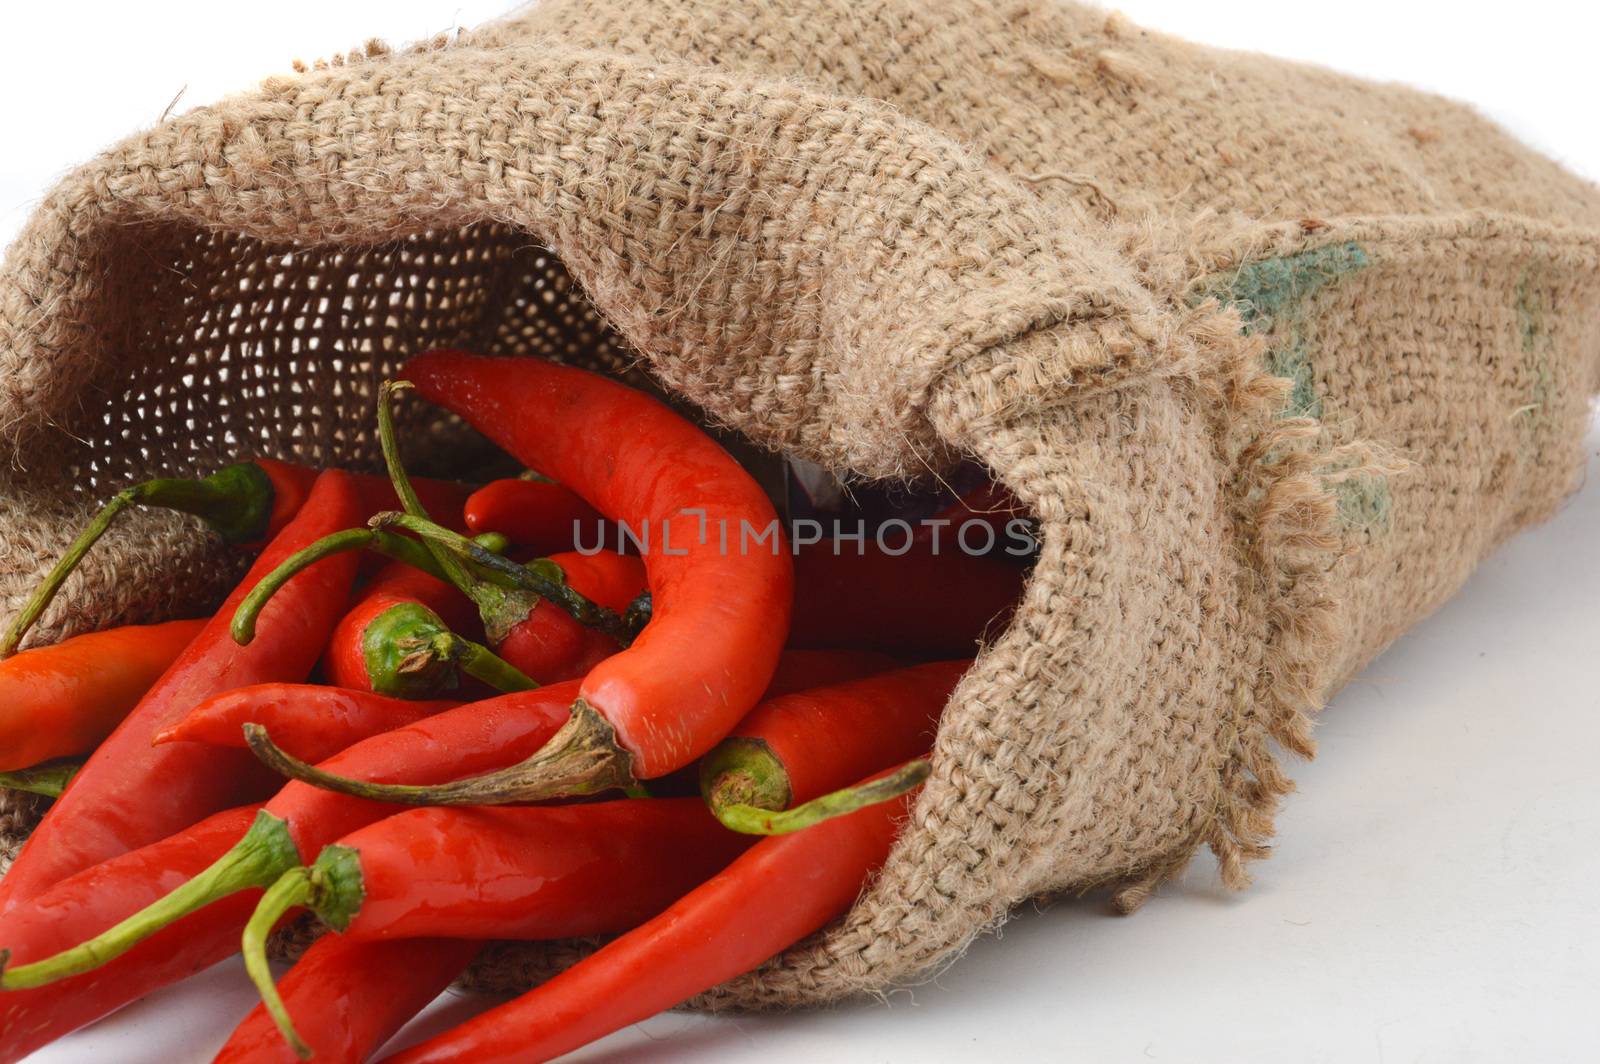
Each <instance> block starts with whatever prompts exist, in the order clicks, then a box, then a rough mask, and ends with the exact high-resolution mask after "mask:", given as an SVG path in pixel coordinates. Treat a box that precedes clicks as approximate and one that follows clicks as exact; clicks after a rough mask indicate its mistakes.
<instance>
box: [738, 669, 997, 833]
mask: <svg viewBox="0 0 1600 1064" xmlns="http://www.w3.org/2000/svg"><path fill="white" fill-rule="evenodd" d="M971 665H972V661H971V660H970V659H966V660H962V661H941V662H934V663H932V664H928V665H917V666H913V667H912V668H909V669H896V670H895V671H893V672H885V673H879V674H878V675H875V676H869V677H867V678H865V679H860V680H854V681H850V682H847V683H841V684H836V685H834V686H831V687H821V688H815V689H812V690H805V691H796V692H795V693H793V694H788V695H783V696H781V697H778V698H773V699H769V700H768V701H766V702H763V703H762V704H761V705H759V706H757V707H756V708H755V709H754V710H752V711H751V712H750V715H749V716H747V717H745V719H744V720H742V721H740V722H739V725H738V727H736V728H734V729H733V733H732V734H731V735H729V736H728V740H727V741H729V742H736V741H739V740H744V741H754V742H759V743H761V744H762V745H763V746H765V748H766V749H767V750H768V751H770V752H771V753H772V754H773V756H775V757H776V758H777V759H778V762H779V763H780V764H781V765H782V766H783V770H784V774H785V775H786V776H787V777H788V780H789V787H790V790H791V802H792V803H796V804H797V803H800V802H808V801H810V800H811V799H813V798H817V797H820V796H821V795H824V794H827V793H828V792H830V791H834V790H838V789H839V788H840V787H846V786H848V785H849V784H850V783H851V782H853V781H855V780H858V779H861V778H862V777H864V776H867V775H869V774H871V773H872V772H874V771H876V770H877V769H879V768H881V767H883V766H884V765H889V764H899V763H902V762H905V761H909V760H911V759H912V758H914V757H920V756H922V755H923V754H924V753H926V752H927V751H928V749H929V748H930V747H932V746H933V740H934V736H935V735H936V734H937V733H938V730H939V717H940V715H941V714H942V713H943V711H944V706H945V703H946V702H948V701H949V699H950V693H951V692H952V691H954V690H955V686H956V683H957V681H959V680H960V679H961V676H962V674H963V673H964V672H966V671H967V669H968V668H970V667H971Z"/></svg>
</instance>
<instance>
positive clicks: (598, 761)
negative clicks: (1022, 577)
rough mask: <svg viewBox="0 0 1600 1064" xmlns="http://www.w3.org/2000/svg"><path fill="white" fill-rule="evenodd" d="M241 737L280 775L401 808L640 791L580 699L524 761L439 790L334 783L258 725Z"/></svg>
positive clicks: (622, 755)
mask: <svg viewBox="0 0 1600 1064" xmlns="http://www.w3.org/2000/svg"><path fill="white" fill-rule="evenodd" d="M244 737H245V742H246V743H248V744H249V746H250V749H251V751H252V752H254V754H255V755H256V757H257V758H258V759H259V760H260V761H261V762H262V763H263V764H265V765H266V766H267V767H268V768H270V769H272V770H273V771H274V772H277V773H279V774H280V775H284V776H287V777H289V778H290V779H296V780H300V781H301V782H303V783H309V784H311V785H312V786H314V787H321V788H322V789H324V790H329V791H336V792H338V793H339V794H348V795H350V796H352V797H355V798H367V799H371V800H372V801H378V802H394V803H397V804H400V805H506V804H510V803H513V802H539V801H545V800H547V799H550V798H561V797H567V796H571V795H585V794H598V793H600V792H601V791H608V790H613V789H618V790H624V791H626V790H627V789H629V788H631V787H634V786H636V785H637V784H638V780H636V779H634V776H633V770H632V769H633V755H631V754H629V753H628V752H627V751H625V750H623V749H622V748H621V747H620V746H619V745H617V741H616V733H615V731H614V730H613V729H612V727H611V725H610V724H609V723H607V722H606V719H605V718H604V717H602V716H600V714H599V713H597V712H596V711H595V710H594V708H593V707H592V706H590V705H589V704H588V703H587V702H585V701H583V700H582V699H581V698H580V699H579V700H578V701H577V702H575V703H573V707H572V717H571V718H570V719H569V720H568V721H567V723H566V724H563V725H562V726H561V730H560V731H558V732H556V734H555V735H553V736H551V737H550V741H549V742H547V743H545V745H544V746H543V747H542V748H540V750H539V751H538V752H537V753H535V754H533V755H532V756H531V757H529V758H527V759H526V760H524V761H522V762H519V763H518V764H515V765H512V766H510V767H508V768H504V769H499V770H497V771H494V772H486V773H483V774H482V775H478V776H468V777H467V778H465V779H459V780H455V781H453V782H451V783H441V784H435V785H414V784H403V783H369V782H367V781H364V780H355V779H350V778H349V777H347V776H336V775H334V774H333V773H331V772H325V771H323V770H322V769H320V768H317V767H316V766H314V765H308V764H307V763H306V762H304V761H301V760H300V759H299V758H296V757H294V756H292V755H290V754H288V753H285V752H284V751H283V750H282V749H280V748H279V747H278V746H277V744H275V743H274V742H273V741H272V738H271V736H270V735H268V734H267V729H266V728H263V727H262V726H261V725H259V724H255V723H250V724H246V725H245V726H244Z"/></svg>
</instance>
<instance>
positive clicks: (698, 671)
mask: <svg viewBox="0 0 1600 1064" xmlns="http://www.w3.org/2000/svg"><path fill="white" fill-rule="evenodd" d="M405 375H406V376H407V378H408V379H410V380H411V381H413V382H414V383H415V384H416V386H417V390H418V392H419V393H420V394H421V395H422V396H423V397H424V398H426V399H428V400H430V401H432V402H435V403H438V404H440V405H442V406H444V407H446V408H447V409H449V410H452V411H454V412H455V413H457V414H460V415H461V416H462V417H464V418H466V420H467V421H468V422H470V423H471V424H472V425H473V427H475V428H477V429H478V430H479V431H481V432H483V433H484V434H485V435H487V436H489V437H490V438H491V439H492V440H494V441H495V442H496V443H498V444H499V445H500V446H501V447H503V448H504V449H506V450H507V451H509V452H510V453H511V454H513V455H515V456H516V457H517V459H518V460H519V461H521V462H522V463H523V464H525V465H527V466H529V467H530V468H533V469H537V470H539V471H540V472H541V473H543V474H545V475H547V476H549V477H551V478H552V479H554V480H556V481H557V482H558V483H561V484H564V485H566V486H567V487H569V488H571V489H572V490H573V491H574V492H576V493H577V494H578V495H580V496H582V497H583V499H584V500H585V501H586V502H588V503H589V504H590V505H591V506H593V507H594V508H595V509H596V510H598V511H599V512H600V513H602V514H604V515H605V516H606V517H608V518H611V519H613V520H618V521H625V522H627V523H628V524H629V525H630V526H631V527H632V528H633V529H634V530H635V531H639V530H640V529H641V528H643V527H645V523H646V522H648V526H647V527H648V539H649V548H650V549H649V552H648V554H647V556H646V557H645V567H646V570H647V572H648V575H649V586H650V591H651V596H652V600H653V612H652V617H651V621H650V623H649V624H648V625H647V626H646V627H645V629H644V631H643V632H642V633H641V634H640V635H639V637H638V639H637V640H635V641H634V643H633V644H632V646H630V647H629V648H628V649H626V650H624V651H622V652H621V653H619V654H616V655H614V656H612V657H610V658H608V659H606V660H605V661H603V662H601V663H600V664H599V665H598V666H596V667H595V668H594V670H593V671H591V672H590V673H589V674H588V676H587V677H586V678H585V680H584V683H583V688H582V691H581V697H582V699H583V701H584V702H585V703H587V704H588V705H589V706H591V707H593V708H594V710H596V711H597V712H598V713H599V714H600V715H601V716H603V717H604V718H605V719H606V721H607V722H609V724H610V725H611V727H612V728H614V729H615V732H616V739H617V742H618V743H619V745H620V746H621V747H622V748H623V749H625V750H626V751H628V752H629V753H630V754H631V755H632V758H633V763H632V765H631V770H632V772H633V774H634V775H635V776H637V777H639V778H641V779H648V778H650V777H653V776H660V775H663V774H665V773H668V772H671V771H672V770H674V769H676V768H679V767H680V766H682V765H685V764H687V763H688V762H690V761H692V760H693V759H694V758H695V757H697V756H699V755H700V754H702V753H704V752H705V751H706V750H708V749H710V748H711V746H713V745H715V743H716V742H717V741H718V740H719V739H720V738H721V737H722V736H723V735H724V734H726V733H727V731H728V729H729V728H731V727H733V725H734V724H735V723H737V722H738V720H739V718H740V717H742V716H743V715H744V714H745V712H746V711H748V710H749V709H750V707H751V706H753V705H755V703H756V701H757V699H759V698H760V696H761V693H762V691H763V690H765V689H766V686H767V681H768V680H769V679H770V678H771V676H772V670H773V667H774V666H775V664H776V663H777V658H778V653H779V651H780V650H781V649H782V647H783V644H784V639H785V637H786V635H787V633H788V627H789V604H790V598H791V595H792V593H793V572H792V566H791V561H790V557H789V552H788V549H787V544H786V542H785V541H784V540H783V538H782V530H781V528H780V527H779V526H778V524H777V515H776V514H775V512H774V511H773V509H772V504H771V503H770V502H769V501H768V500H767V497H766V495H765V494H764V493H763V492H762V490H761V488H760V486H759V485H757V484H756V482H755V481H754V480H753V479H752V478H751V477H750V476H749V474H747V473H746V472H745V471H744V470H743V469H741V468H740V467H739V465H738V463H736V462H735V461H734V460H733V459H732V458H731V457H730V456H729V455H728V453H727V452H726V451H724V450H723V449H722V448H721V447H720V446H718V445H717V444H716V443H715V442H714V441H713V440H712V439H711V438H710V437H709V436H707V435H706V434H705V433H703V432H701V431H700V430H699V429H697V428H696V427H694V426H693V425H691V424H690V423H689V422H688V421H685V420H684V419H683V418H681V417H679V416H678V415H677V414H675V413H673V412H672V411H671V410H669V409H668V408H667V407H666V406H665V405H663V404H661V403H659V402H657V401H656V400H655V399H652V398H650V397H649V396H646V395H643V394H642V393H640V392H637V391H634V390H633V389H630V388H627V387H625V386H624V385H621V384H618V383H617V382H615V381H611V380H609V379H607V378H604V377H601V376H598V375H596V374H592V373H588V372H585V371H583V370H578V369H573V368H570V367H565V366H557V365H554V364H552V363H547V362H542V361H538V360H535V359H491V358H484V357H481V356H475V355H468V354H464V353H460V352H449V351H440V352H433V353H430V354H427V355H423V356H421V357H419V358H416V359H413V360H412V361H411V362H410V363H409V364H408V365H407V366H406V369H405ZM690 511H692V512H690ZM745 528H749V529H750V530H751V534H752V535H757V534H761V533H764V532H765V533H770V536H769V538H768V539H767V540H766V541H764V542H762V543H752V542H751V540H750V538H749V537H742V536H741V532H742V530H743V529H745ZM723 530H726V531H727V533H728V539H729V543H728V545H727V546H726V547H724V546H723V545H722V542H721V541H722V535H721V533H722V531H723ZM702 531H704V532H705V533H706V534H705V535H703V536H702V534H701V533H702Z"/></svg>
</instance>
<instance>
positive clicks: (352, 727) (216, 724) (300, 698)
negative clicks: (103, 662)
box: [155, 683, 461, 762]
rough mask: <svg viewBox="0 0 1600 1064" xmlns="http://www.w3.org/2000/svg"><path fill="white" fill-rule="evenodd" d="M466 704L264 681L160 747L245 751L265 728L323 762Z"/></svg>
mask: <svg viewBox="0 0 1600 1064" xmlns="http://www.w3.org/2000/svg"><path fill="white" fill-rule="evenodd" d="M460 704H461V703H460V702H454V701H443V700H439V701H431V702H427V701H419V700H416V699H410V698H390V697H388V696H386V695H379V694H374V693H372V692H371V691H352V690H348V689H346V688H342V687H324V686H322V685H320V684H299V683H264V684H253V685H252V686H250V687H240V688H238V689H236V690H233V691H224V692H223V693H222V694H220V695H214V696H212V697H211V698H208V699H206V700H205V701H204V702H201V703H200V704H199V705H198V706H195V707H194V709H192V710H190V711H189V715H188V716H186V717H184V718H183V719H182V720H180V721H178V722H177V723H176V724H173V725H171V726H170V727H167V728H163V729H162V730H161V731H160V732H158V733H156V737H155V741H156V742H157V743H173V742H191V743H192V742H199V743H210V744H211V745H212V746H233V747H243V746H245V745H246V744H245V741H244V730H243V727H244V725H246V724H260V725H262V726H263V727H265V728H267V729H269V730H270V731H271V732H272V736H273V738H274V739H276V740H277V741H278V742H280V743H282V744H283V746H284V748H285V749H287V750H289V751H291V752H293V753H294V755H295V756H296V757H300V758H303V759H305V760H307V761H311V762H317V761H322V760H325V759H326V758H330V757H332V756H333V755H335V754H337V753H338V752H339V751H341V750H343V749H344V748H345V747H347V746H349V745H351V744H352V743H356V742H359V741H361V740H362V739H365V738H367V737H368V736H369V735H377V734H378V733H380V732H386V731H393V730H394V729H396V728H403V727H405V726H406V725H407V724H412V723H415V722H416V721H419V720H422V719H423V718H424V717H431V716H433V715H434V714H436V713H442V712H444V711H445V710H447V709H454V708H455V707H456V706H459V705H460Z"/></svg>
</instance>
